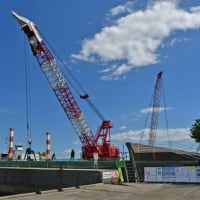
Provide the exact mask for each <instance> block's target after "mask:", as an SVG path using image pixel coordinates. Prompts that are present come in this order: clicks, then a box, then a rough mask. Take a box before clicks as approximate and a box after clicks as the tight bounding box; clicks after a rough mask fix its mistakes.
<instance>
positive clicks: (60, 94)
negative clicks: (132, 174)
mask: <svg viewBox="0 0 200 200" xmlns="http://www.w3.org/2000/svg"><path fill="white" fill-rule="evenodd" d="M12 15H13V16H14V17H15V18H16V19H17V21H18V23H19V24H20V26H21V27H22V30H23V31H24V33H25V34H26V36H27V37H28V40H29V43H30V46H31V50H32V52H33V55H34V56H35V57H36V59H37V61H38V63H39V65H40V67H41V69H42V71H43V73H44V75H45V77H46V78H47V80H48V82H49V84H50V86H51V88H52V90H53V91H54V93H55V95H56V97H57V99H58V101H59V102H60V104H61V106H62V108H63V110H64V112H65V113H66V115H67V117H68V119H69V120H70V122H71V124H72V126H73V128H74V130H75V131H76V133H77V135H78V136H79V138H80V140H81V142H82V144H83V147H82V151H83V155H82V156H83V158H85V159H90V158H92V157H93V153H98V155H99V157H102V158H109V157H116V158H117V157H118V156H119V155H118V154H119V152H118V148H116V147H114V146H112V145H110V139H107V137H108V136H109V130H110V128H111V127H112V126H111V123H110V121H109V120H103V121H102V124H101V126H100V128H99V129H98V132H97V135H96V136H95V137H94V135H93V134H92V131H91V129H90V127H89V125H88V124H87V122H86V120H85V118H84V116H83V113H82V112H81V109H80V108H79V106H78V103H77V102H76V100H75V98H74V96H73V94H72V92H71V90H70V88H69V86H68V84H67V81H66V80H65V78H64V76H63V74H62V72H61V71H60V69H59V67H58V64H57V62H56V59H55V57H54V56H53V54H52V53H51V51H50V50H49V48H48V46H47V45H46V44H45V42H44V40H43V39H42V37H41V35H40V33H39V31H38V28H37V26H36V25H35V24H34V23H33V22H32V21H30V20H29V19H27V18H25V17H22V16H20V15H18V14H17V13H16V12H14V11H12ZM100 137H102V138H103V139H102V143H103V144H102V145H99V144H98V141H97V140H98V139H99V138H100ZM110 150H114V151H115V152H113V151H110ZM109 152H113V153H109Z"/></svg>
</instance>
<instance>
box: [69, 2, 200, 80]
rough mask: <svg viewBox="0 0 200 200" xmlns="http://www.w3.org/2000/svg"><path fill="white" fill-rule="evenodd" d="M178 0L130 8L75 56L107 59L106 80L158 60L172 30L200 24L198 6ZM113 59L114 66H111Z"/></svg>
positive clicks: (105, 61) (199, 26)
mask: <svg viewBox="0 0 200 200" xmlns="http://www.w3.org/2000/svg"><path fill="white" fill-rule="evenodd" d="M177 2H178V1H176V0H174V1H173V0H170V1H167V0H164V1H156V2H154V3H151V4H149V5H148V6H147V8H146V10H138V11H130V12H129V13H128V14H127V15H126V16H123V17H119V18H118V19H117V20H116V21H115V22H114V23H113V25H111V26H105V27H103V28H102V30H101V31H100V32H99V33H96V34H95V35H94V36H93V38H91V39H85V40H83V43H82V49H81V51H80V52H79V53H78V54H73V55H72V57H73V58H76V59H81V60H85V61H91V62H98V61H100V62H102V63H104V64H105V63H107V70H106V69H104V70H103V71H102V72H103V73H104V75H103V79H104V80H107V79H112V78H113V79H118V78H119V77H120V76H122V75H124V74H127V73H128V72H130V71H131V70H132V69H133V68H136V67H137V68H138V67H144V66H148V65H150V64H155V63H157V62H159V53H158V48H159V47H161V45H162V43H163V42H164V39H165V38H166V37H169V36H170V34H171V33H172V32H174V31H176V30H182V31H186V30H189V29H199V28H200V9H199V7H192V8H191V9H190V11H187V10H184V9H182V8H180V7H179V6H178V3H177ZM128 6H129V5H128V4H127V5H126V6H125V7H123V6H119V7H118V8H117V7H116V8H113V10H112V15H116V14H118V13H120V12H122V11H124V10H128ZM174 42H175V41H174ZM114 62H115V63H116V65H115V67H113V68H112V67H111V68H110V67H109V65H113V63H114ZM111 63H112V64H111ZM106 77H108V78H106Z"/></svg>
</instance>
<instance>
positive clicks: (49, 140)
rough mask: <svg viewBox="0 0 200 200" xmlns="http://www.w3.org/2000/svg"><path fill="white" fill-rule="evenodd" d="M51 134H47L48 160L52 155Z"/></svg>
mask: <svg viewBox="0 0 200 200" xmlns="http://www.w3.org/2000/svg"><path fill="white" fill-rule="evenodd" d="M50 144H51V134H50V133H49V132H47V133H46V159H47V160H50V154H51V148H50Z"/></svg>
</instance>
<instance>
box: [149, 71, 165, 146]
mask: <svg viewBox="0 0 200 200" xmlns="http://www.w3.org/2000/svg"><path fill="white" fill-rule="evenodd" d="M162 74H163V72H162V71H160V72H159V73H158V74H157V79H156V84H155V88H154V93H153V106H152V116H151V125H150V131H149V145H151V146H155V142H156V133H157V127H158V116H159V109H160V96H161V89H162Z"/></svg>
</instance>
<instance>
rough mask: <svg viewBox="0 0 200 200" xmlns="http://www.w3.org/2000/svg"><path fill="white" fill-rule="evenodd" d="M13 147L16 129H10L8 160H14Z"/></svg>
mask: <svg viewBox="0 0 200 200" xmlns="http://www.w3.org/2000/svg"><path fill="white" fill-rule="evenodd" d="M13 146H14V128H10V137H9V149H8V159H9V160H12V159H13Z"/></svg>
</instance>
